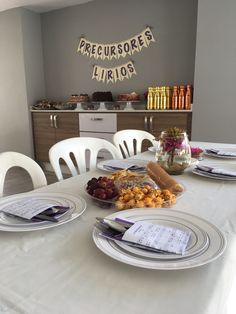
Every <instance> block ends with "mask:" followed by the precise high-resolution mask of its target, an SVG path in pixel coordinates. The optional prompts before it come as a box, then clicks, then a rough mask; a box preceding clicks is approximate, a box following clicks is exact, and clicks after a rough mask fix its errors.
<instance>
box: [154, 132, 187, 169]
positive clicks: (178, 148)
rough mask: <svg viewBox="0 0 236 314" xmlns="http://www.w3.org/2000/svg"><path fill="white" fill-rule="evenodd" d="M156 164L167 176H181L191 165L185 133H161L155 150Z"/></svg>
mask: <svg viewBox="0 0 236 314" xmlns="http://www.w3.org/2000/svg"><path fill="white" fill-rule="evenodd" d="M156 161H157V163H158V164H159V165H160V166H161V167H162V168H163V169H165V170H166V172H168V173H169V174H181V173H183V171H184V169H186V168H187V167H189V166H190V164H191V147H190V144H189V140H188V136H187V134H186V132H179V133H178V134H170V133H169V132H167V131H162V132H161V135H160V138H159V142H158V147H157V150H156Z"/></svg>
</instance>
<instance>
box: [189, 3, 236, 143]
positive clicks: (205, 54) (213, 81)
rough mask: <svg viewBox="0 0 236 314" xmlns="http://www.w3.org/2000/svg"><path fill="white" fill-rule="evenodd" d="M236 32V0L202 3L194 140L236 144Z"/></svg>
mask: <svg viewBox="0 0 236 314" xmlns="http://www.w3.org/2000/svg"><path fill="white" fill-rule="evenodd" d="M235 30H236V1H235V0H224V1H222V0H199V2H198V23H197V44H196V60H195V78H194V87H195V92H194V111H193V128H192V139H193V140H202V141H214V142H226V143H230V142H231V143H236V122H235V121H236V97H235V95H236V89H235V84H236V40H235Z"/></svg>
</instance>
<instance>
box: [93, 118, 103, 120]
mask: <svg viewBox="0 0 236 314" xmlns="http://www.w3.org/2000/svg"><path fill="white" fill-rule="evenodd" d="M91 120H92V121H102V120H103V118H91Z"/></svg>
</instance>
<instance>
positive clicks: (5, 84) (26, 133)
mask: <svg viewBox="0 0 236 314" xmlns="http://www.w3.org/2000/svg"><path fill="white" fill-rule="evenodd" d="M40 34H41V24H40V16H39V15H38V14H35V13H32V12H30V11H27V10H24V9H13V10H8V11H5V12H1V13H0V69H1V71H0V75H1V76H0V152H3V151H8V150H12V151H18V152H21V153H24V154H26V155H29V156H32V155H33V154H32V152H33V151H32V135H31V134H32V131H31V119H30V112H29V105H30V104H32V102H35V100H36V99H37V98H38V97H42V96H44V78H43V75H42V73H43V72H42V71H43V66H42V47H41V35H40ZM40 49H41V54H40Z"/></svg>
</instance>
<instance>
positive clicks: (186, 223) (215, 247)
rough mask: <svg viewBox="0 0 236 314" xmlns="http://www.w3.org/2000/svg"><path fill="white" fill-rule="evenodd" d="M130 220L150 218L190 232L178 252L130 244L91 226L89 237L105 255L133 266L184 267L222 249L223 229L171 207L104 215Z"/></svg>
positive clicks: (213, 256)
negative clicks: (182, 248)
mask: <svg viewBox="0 0 236 314" xmlns="http://www.w3.org/2000/svg"><path fill="white" fill-rule="evenodd" d="M117 217H118V218H121V219H124V220H129V221H132V222H138V221H139V222H141V221H145V222H150V223H154V224H159V225H163V226H166V227H171V228H177V229H181V230H183V231H186V232H190V233H191V237H190V240H189V242H188V245H187V249H186V251H185V253H184V254H183V255H181V254H171V253H168V254H163V253H156V252H151V251H148V250H144V249H140V248H136V247H131V246H129V245H127V244H125V243H123V242H122V241H113V240H110V239H106V238H103V237H101V236H100V235H99V232H100V231H99V230H98V229H97V228H96V227H95V228H94V231H93V239H94V242H95V244H96V246H97V247H98V248H99V249H100V250H101V251H103V252H104V253H105V254H107V255H108V256H110V257H112V258H114V259H116V260H118V261H120V262H123V263H126V264H130V265H133V266H137V267H142V268H150V269H164V270H171V269H185V268H192V267H197V266H201V265H204V264H207V263H209V262H211V261H213V260H215V259H216V258H218V257H219V256H220V255H221V254H222V253H223V252H224V250H225V247H226V239H225V237H224V235H223V233H222V232H221V231H220V230H219V229H218V228H217V227H216V226H214V225H213V224H211V223H209V222H208V221H206V220H204V219H202V218H200V217H197V216H194V215H191V214H187V213H184V212H180V211H176V210H171V209H158V210H157V209H152V208H150V209H148V208H145V209H131V210H126V211H121V212H118V213H115V214H112V215H109V216H107V217H106V218H108V219H115V218H117Z"/></svg>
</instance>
